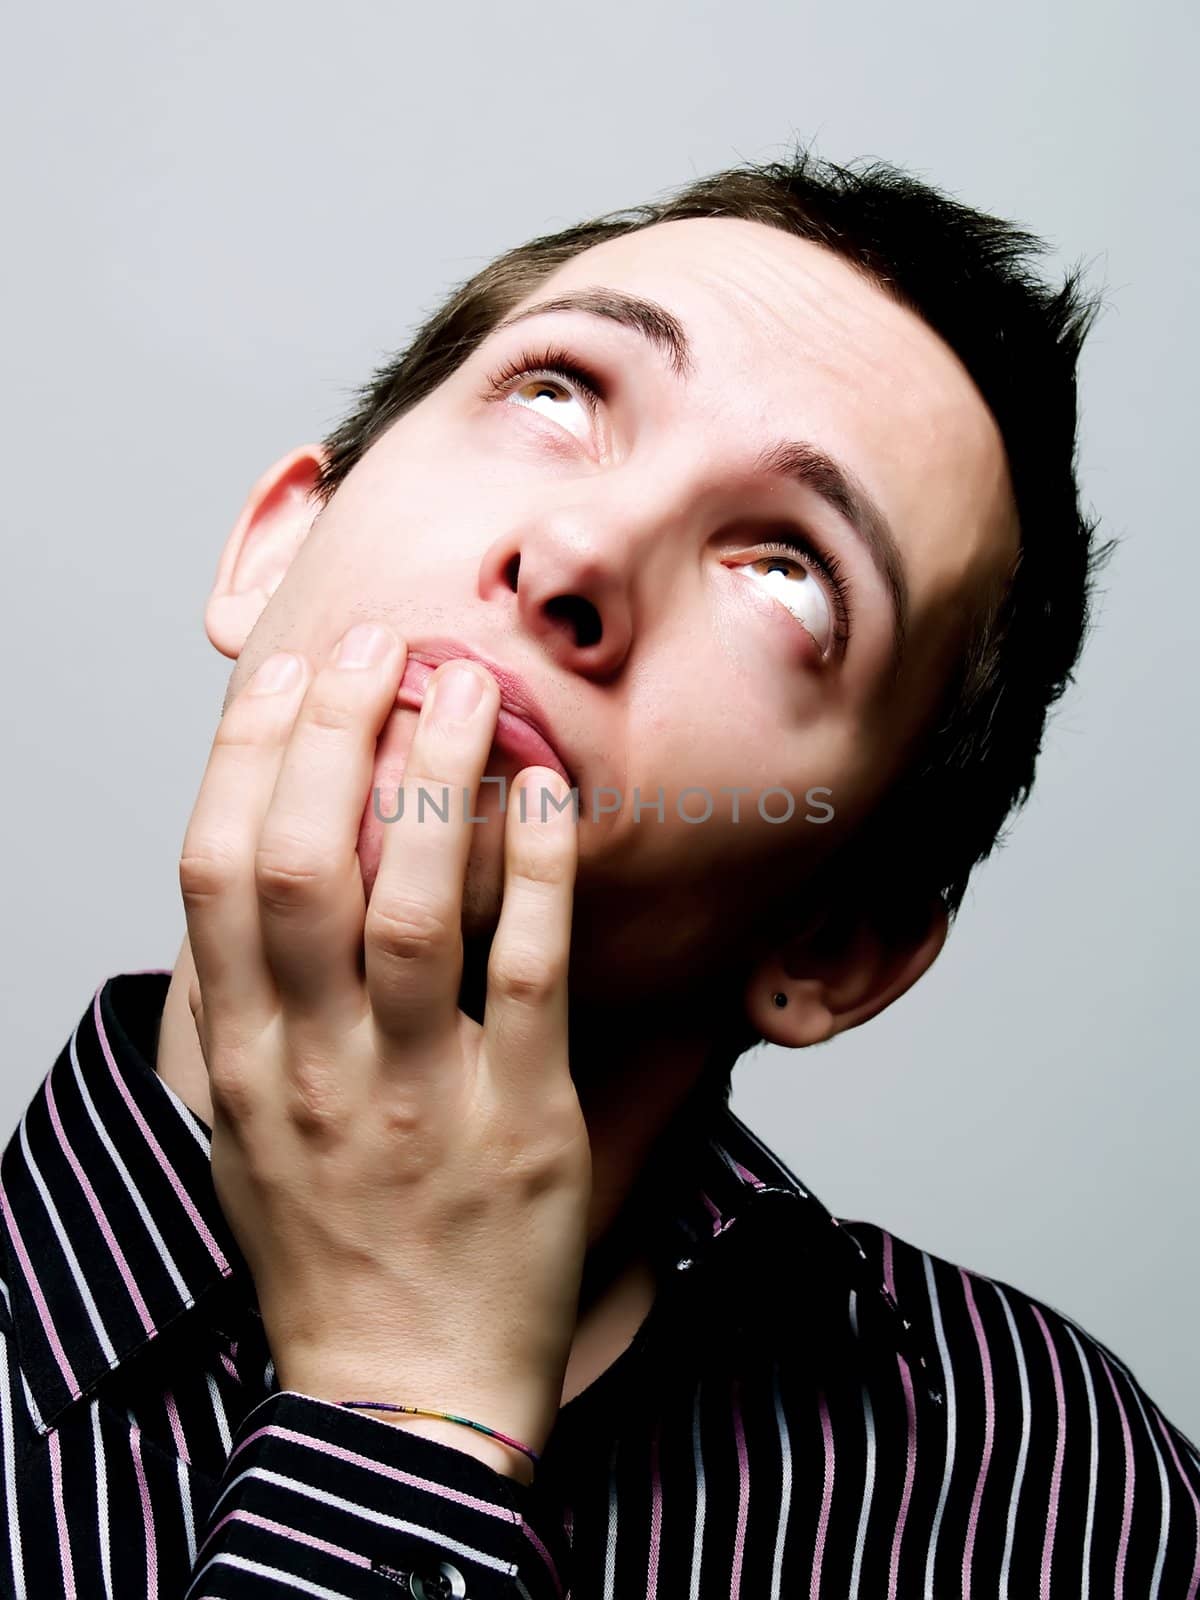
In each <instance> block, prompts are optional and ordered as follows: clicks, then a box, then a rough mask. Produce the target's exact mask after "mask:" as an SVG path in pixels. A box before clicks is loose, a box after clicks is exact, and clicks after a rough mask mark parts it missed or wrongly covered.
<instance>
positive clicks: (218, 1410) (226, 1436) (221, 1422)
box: [204, 1372, 233, 1461]
mask: <svg viewBox="0 0 1200 1600" xmlns="http://www.w3.org/2000/svg"><path fill="white" fill-rule="evenodd" d="M204 1378H205V1381H206V1383H207V1384H208V1392H209V1395H210V1396H211V1398H212V1408H213V1416H214V1418H215V1419H216V1424H217V1432H218V1433H219V1434H220V1435H221V1443H222V1444H223V1445H224V1446H225V1459H226V1461H228V1460H229V1452H230V1451H231V1450H232V1449H233V1439H232V1437H231V1435H230V1432H229V1419H228V1417H227V1416H226V1413H225V1402H224V1401H223V1400H222V1399H221V1391H220V1390H219V1389H218V1388H217V1380H216V1379H215V1378H214V1377H213V1375H212V1373H211V1372H206V1373H205V1374H204Z"/></svg>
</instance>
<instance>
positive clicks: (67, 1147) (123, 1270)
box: [46, 1078, 154, 1333]
mask: <svg viewBox="0 0 1200 1600" xmlns="http://www.w3.org/2000/svg"><path fill="white" fill-rule="evenodd" d="M46 1105H47V1107H48V1109H49V1112H50V1121H51V1122H52V1123H53V1124H54V1132H55V1136H56V1137H57V1139H58V1143H59V1146H60V1148H61V1150H62V1153H63V1155H65V1156H66V1158H67V1160H68V1162H69V1163H70V1166H71V1171H72V1172H73V1173H74V1174H75V1177H76V1179H77V1181H78V1183H79V1187H80V1188H81V1189H82V1190H83V1192H84V1194H85V1196H86V1197H87V1203H88V1207H89V1209H90V1210H91V1213H92V1216H93V1217H95V1219H96V1226H97V1227H98V1228H99V1229H100V1232H101V1234H102V1235H103V1236H104V1242H105V1244H106V1245H107V1246H108V1253H109V1255H110V1256H112V1258H113V1260H114V1261H115V1262H116V1264H117V1271H118V1272H119V1273H120V1274H121V1279H122V1281H123V1282H124V1284H125V1287H126V1289H127V1290H128V1291H129V1298H130V1299H131V1300H132V1301H133V1303H134V1306H135V1308H136V1309H137V1314H138V1316H139V1317H140V1319H141V1323H142V1327H143V1329H144V1330H145V1331H146V1332H147V1333H153V1332H154V1319H153V1317H151V1315H150V1312H149V1311H148V1310H147V1308H146V1302H145V1301H144V1300H143V1299H142V1294H141V1290H140V1289H139V1288H138V1286H137V1282H136V1280H135V1279H134V1276H133V1270H132V1268H131V1267H130V1265H129V1262H128V1260H127V1258H126V1255H125V1252H124V1250H122V1249H121V1246H120V1245H119V1244H118V1242H117V1236H116V1234H115V1233H114V1232H113V1230H112V1223H111V1222H109V1220H108V1218H107V1216H105V1214H104V1207H103V1206H102V1205H101V1204H100V1200H99V1197H98V1196H97V1194H96V1191H95V1189H93V1188H92V1184H91V1179H90V1178H89V1177H88V1175H87V1173H86V1172H85V1171H84V1170H83V1167H82V1165H81V1163H80V1160H79V1157H78V1156H77V1155H76V1154H75V1151H74V1150H73V1149H72V1148H71V1142H70V1140H69V1139H68V1138H67V1135H66V1132H65V1130H64V1129H63V1125H62V1119H61V1118H60V1116H59V1114H58V1102H57V1101H56V1100H55V1098H54V1086H53V1084H52V1083H51V1081H50V1079H49V1078H47V1079H46Z"/></svg>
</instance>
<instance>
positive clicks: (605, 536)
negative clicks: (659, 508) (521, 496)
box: [484, 502, 666, 682]
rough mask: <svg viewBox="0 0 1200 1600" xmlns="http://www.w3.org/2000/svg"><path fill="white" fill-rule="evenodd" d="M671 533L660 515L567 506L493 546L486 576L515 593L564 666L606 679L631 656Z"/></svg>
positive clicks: (523, 615)
mask: <svg viewBox="0 0 1200 1600" xmlns="http://www.w3.org/2000/svg"><path fill="white" fill-rule="evenodd" d="M610 511H611V508H610ZM665 537H666V530H665V529H664V528H663V527H662V526H661V525H660V524H659V525H656V524H655V519H654V518H653V517H647V516H644V515H643V516H638V515H637V514H636V513H634V514H632V515H626V516H614V515H612V514H608V513H605V512H604V511H602V510H601V509H600V508H599V507H598V506H597V505H596V504H595V502H593V503H592V504H591V505H589V506H587V507H586V508H585V507H583V506H571V507H565V506H560V507H557V508H555V509H553V510H550V511H543V512H542V513H540V514H539V515H538V517H537V519H536V521H533V522H530V523H529V524H528V525H526V526H525V527H524V528H523V529H522V530H520V532H519V533H516V534H513V535H511V536H509V537H508V538H506V539H505V540H503V541H500V542H498V543H497V544H496V545H494V546H493V547H492V550H491V551H490V552H489V555H488V558H487V565H488V566H490V569H491V570H490V572H486V571H485V574H484V581H485V584H486V585H487V587H490V588H491V589H492V590H493V593H495V592H496V591H497V590H500V589H503V590H505V591H506V592H508V593H510V594H512V595H514V596H515V597H516V603H517V612H518V615H519V617H520V621H521V624H522V627H523V628H524V629H525V630H526V631H527V632H528V633H529V634H530V635H532V636H533V637H534V638H536V639H538V640H539V641H540V642H541V643H542V645H543V646H544V648H545V649H546V650H547V652H548V653H550V654H551V655H553V657H554V658H555V660H557V661H558V662H559V663H560V664H561V665H562V666H563V667H565V668H568V669H569V670H571V671H573V672H576V673H579V674H581V675H583V676H585V677H589V678H593V679H595V680H596V681H598V682H603V681H605V680H608V679H612V678H614V677H615V676H616V675H617V674H618V673H619V672H620V670H621V668H622V666H623V665H624V663H625V661H626V659H627V657H628V655H629V652H630V649H631V647H632V644H633V639H634V628H635V615H636V611H637V609H638V606H637V599H638V596H639V594H642V593H644V592H645V591H646V586H647V585H648V583H649V582H650V581H651V575H650V573H649V570H648V569H649V568H650V567H651V566H652V565H653V564H654V561H655V556H656V554H657V555H658V556H659V557H661V556H662V555H663V554H664V553H665V552H664V548H663V544H664V538H665Z"/></svg>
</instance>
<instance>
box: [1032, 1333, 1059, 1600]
mask: <svg viewBox="0 0 1200 1600" xmlns="http://www.w3.org/2000/svg"><path fill="white" fill-rule="evenodd" d="M1030 1310H1031V1311H1032V1312H1033V1314H1034V1316H1035V1317H1036V1318H1037V1321H1038V1326H1039V1327H1040V1328H1041V1330H1042V1338H1043V1339H1045V1341H1046V1349H1047V1350H1048V1351H1049V1352H1050V1367H1051V1370H1052V1371H1053V1373H1054V1400H1055V1404H1056V1405H1057V1407H1058V1420H1057V1431H1056V1433H1055V1436H1054V1469H1053V1471H1052V1472H1051V1474H1050V1505H1049V1508H1048V1509H1047V1512H1046V1532H1045V1535H1044V1536H1043V1539H1042V1581H1041V1600H1049V1595H1050V1562H1051V1558H1052V1556H1053V1554H1054V1534H1055V1530H1056V1529H1057V1527H1058V1496H1059V1492H1060V1490H1061V1488H1062V1464H1063V1452H1064V1451H1065V1449H1066V1444H1067V1407H1066V1397H1065V1395H1064V1393H1063V1375H1062V1367H1061V1366H1060V1365H1059V1361H1058V1351H1057V1350H1056V1349H1055V1348H1054V1340H1053V1339H1052V1338H1051V1337H1050V1329H1049V1328H1048V1327H1047V1326H1046V1319H1045V1317H1043V1316H1042V1313H1041V1312H1040V1311H1039V1310H1038V1308H1037V1307H1036V1306H1030Z"/></svg>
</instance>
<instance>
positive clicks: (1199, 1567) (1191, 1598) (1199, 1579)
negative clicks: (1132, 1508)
mask: <svg viewBox="0 0 1200 1600" xmlns="http://www.w3.org/2000/svg"><path fill="white" fill-rule="evenodd" d="M1150 1409H1151V1411H1153V1412H1154V1420H1155V1422H1157V1423H1158V1431H1159V1433H1161V1434H1162V1436H1163V1438H1164V1439H1165V1440H1166V1441H1167V1449H1168V1450H1169V1451H1170V1452H1171V1459H1172V1461H1174V1463H1175V1470H1176V1472H1178V1474H1179V1476H1180V1477H1181V1478H1182V1479H1183V1486H1184V1488H1185V1489H1186V1490H1187V1492H1188V1494H1189V1495H1190V1496H1191V1500H1192V1511H1193V1513H1194V1514H1195V1518H1196V1560H1195V1563H1194V1565H1193V1566H1192V1581H1191V1583H1189V1584H1188V1592H1187V1594H1186V1595H1185V1596H1184V1600H1196V1588H1197V1585H1200V1500H1197V1498H1196V1491H1195V1490H1194V1489H1193V1488H1192V1483H1191V1479H1190V1478H1188V1477H1187V1475H1186V1474H1185V1473H1184V1470H1183V1468H1182V1467H1181V1466H1180V1464H1179V1455H1178V1452H1177V1451H1176V1449H1175V1441H1174V1440H1173V1439H1172V1438H1171V1435H1170V1434H1169V1433H1168V1432H1167V1430H1166V1428H1165V1427H1164V1426H1163V1419H1162V1413H1161V1412H1160V1411H1159V1409H1158V1407H1157V1406H1156V1405H1154V1403H1153V1402H1151V1405H1150Z"/></svg>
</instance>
